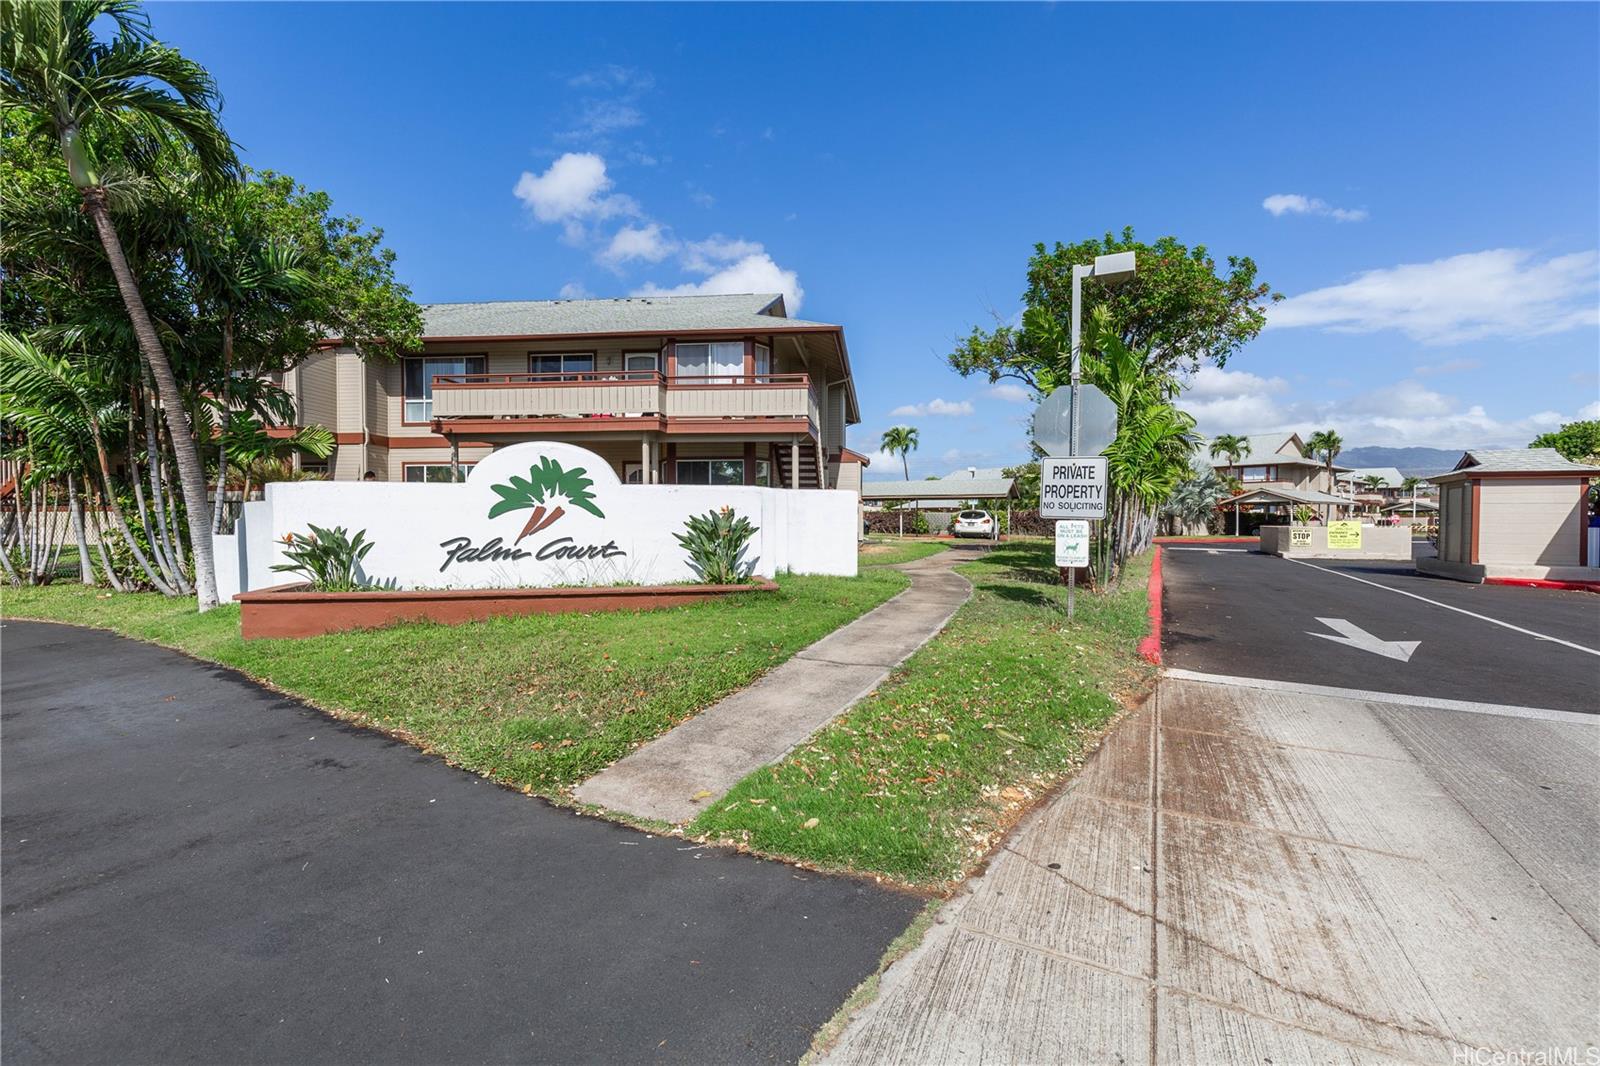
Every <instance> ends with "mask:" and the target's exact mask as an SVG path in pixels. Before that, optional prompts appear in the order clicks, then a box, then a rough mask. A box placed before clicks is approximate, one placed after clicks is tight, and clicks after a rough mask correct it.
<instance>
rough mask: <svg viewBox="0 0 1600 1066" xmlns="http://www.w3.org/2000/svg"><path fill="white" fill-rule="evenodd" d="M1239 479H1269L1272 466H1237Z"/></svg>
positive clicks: (1270, 478)
mask: <svg viewBox="0 0 1600 1066" xmlns="http://www.w3.org/2000/svg"><path fill="white" fill-rule="evenodd" d="M1239 480H1240V481H1271V480H1272V467H1270V466H1242V467H1240V468H1239Z"/></svg>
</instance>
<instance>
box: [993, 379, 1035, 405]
mask: <svg viewBox="0 0 1600 1066" xmlns="http://www.w3.org/2000/svg"><path fill="white" fill-rule="evenodd" d="M989 395H990V396H993V397H994V398H995V399H997V400H1004V401H1006V402H1007V403H1032V402H1033V393H1031V392H1029V391H1028V390H1027V389H1025V388H1023V387H1022V386H1021V385H1013V384H1012V383H1011V382H1009V381H1002V382H1001V383H1000V384H998V385H991V386H989Z"/></svg>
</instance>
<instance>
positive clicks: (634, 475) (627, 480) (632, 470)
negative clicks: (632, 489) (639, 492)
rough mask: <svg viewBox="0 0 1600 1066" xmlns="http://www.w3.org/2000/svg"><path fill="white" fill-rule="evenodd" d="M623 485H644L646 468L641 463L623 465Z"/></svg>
mask: <svg viewBox="0 0 1600 1066" xmlns="http://www.w3.org/2000/svg"><path fill="white" fill-rule="evenodd" d="M622 483H623V484H624V485H643V484H644V467H643V466H641V465H640V464H639V463H623V464H622Z"/></svg>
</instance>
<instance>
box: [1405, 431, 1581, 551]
mask: <svg viewBox="0 0 1600 1066" xmlns="http://www.w3.org/2000/svg"><path fill="white" fill-rule="evenodd" d="M1596 477H1600V466H1591V465H1586V464H1583V463H1574V462H1572V461H1571V460H1569V459H1567V458H1565V457H1563V456H1562V455H1561V453H1560V452H1558V451H1556V450H1555V449H1554V448H1524V449H1518V450H1507V451H1488V450H1473V451H1469V452H1467V453H1466V454H1465V455H1463V456H1462V457H1461V461H1460V462H1458V463H1457V464H1456V467H1455V469H1454V470H1452V471H1450V472H1449V473H1448V474H1440V475H1438V476H1436V477H1431V478H1429V479H1428V480H1429V481H1431V482H1433V483H1434V484H1435V485H1438V486H1439V557H1438V558H1437V559H1418V560H1417V569H1419V570H1421V571H1423V572H1424V573H1429V574H1437V575H1439V576H1441V577H1453V578H1457V579H1459V580H1462V581H1483V580H1485V579H1486V578H1491V579H1492V578H1521V579H1534V580H1550V581H1593V580H1597V579H1600V567H1597V566H1596V563H1597V562H1600V560H1596V559H1594V558H1592V557H1591V555H1590V552H1589V532H1588V527H1589V485H1590V482H1591V480H1592V479H1594V478H1596Z"/></svg>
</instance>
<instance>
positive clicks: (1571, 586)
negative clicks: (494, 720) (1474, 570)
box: [1483, 577, 1600, 592]
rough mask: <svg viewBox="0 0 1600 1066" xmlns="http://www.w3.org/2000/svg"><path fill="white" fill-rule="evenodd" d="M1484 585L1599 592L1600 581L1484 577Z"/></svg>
mask: <svg viewBox="0 0 1600 1066" xmlns="http://www.w3.org/2000/svg"><path fill="white" fill-rule="evenodd" d="M1483 583H1484V584H1485V585H1515V586H1518V587H1520V588H1527V589H1565V590H1566V591H1568V592H1600V581H1548V580H1546V579H1544V578H1542V577H1486V578H1484V579H1483Z"/></svg>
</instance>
